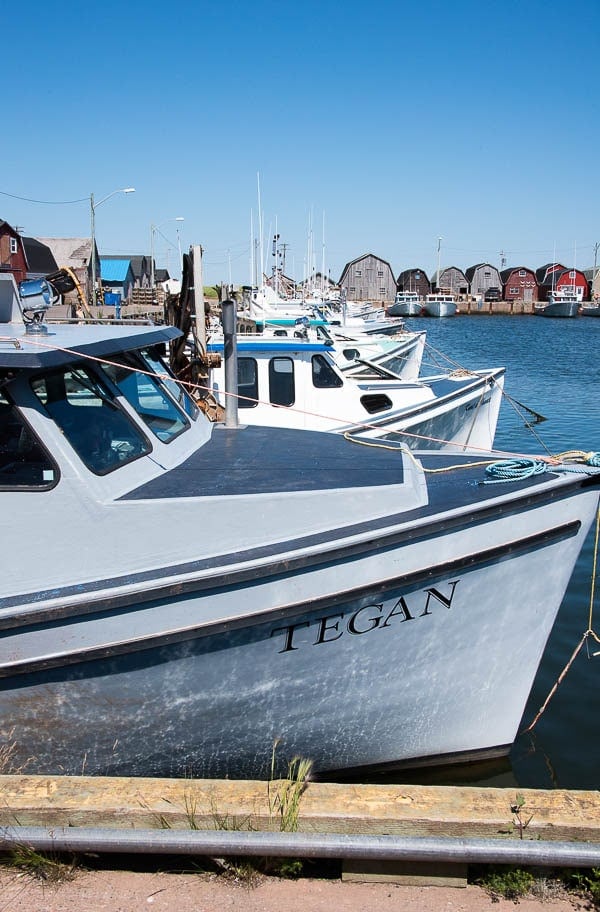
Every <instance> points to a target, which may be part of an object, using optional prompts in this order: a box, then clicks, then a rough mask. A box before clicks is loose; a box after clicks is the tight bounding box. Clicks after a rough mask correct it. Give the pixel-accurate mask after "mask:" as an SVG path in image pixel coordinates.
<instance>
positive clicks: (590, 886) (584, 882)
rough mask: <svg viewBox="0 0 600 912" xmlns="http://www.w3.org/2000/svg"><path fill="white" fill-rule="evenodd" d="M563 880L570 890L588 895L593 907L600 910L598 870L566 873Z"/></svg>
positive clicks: (599, 875)
mask: <svg viewBox="0 0 600 912" xmlns="http://www.w3.org/2000/svg"><path fill="white" fill-rule="evenodd" d="M564 879H565V881H566V884H567V887H568V888H569V889H570V890H573V891H574V892H576V893H584V894H587V895H589V897H590V899H591V901H592V902H593V904H594V906H596V908H600V868H588V869H587V870H580V871H568V872H566V873H565V875H564Z"/></svg>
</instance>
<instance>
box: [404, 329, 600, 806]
mask: <svg viewBox="0 0 600 912" xmlns="http://www.w3.org/2000/svg"><path fill="white" fill-rule="evenodd" d="M407 326H408V328H410V329H426V330H427V346H426V351H425V356H424V359H423V369H422V373H433V372H435V371H436V370H437V367H438V366H439V365H440V364H442V360H441V359H440V357H439V356H438V355H437V352H438V351H439V352H443V353H444V354H445V355H446V356H448V357H450V358H451V359H452V360H453V361H454V362H457V363H458V364H461V365H463V366H465V367H471V368H479V367H499V366H504V367H506V379H505V390H506V392H507V393H508V394H509V395H510V396H511V397H513V398H514V399H516V400H518V402H519V403H523V404H524V405H526V406H528V407H529V408H531V409H533V410H534V411H536V412H538V413H540V414H542V415H544V416H545V417H546V419H547V420H546V421H544V422H542V423H539V424H537V425H535V427H534V429H533V430H534V432H535V434H536V435H537V438H538V439H536V438H535V437H534V436H533V435H532V433H531V431H528V430H527V428H526V427H525V426H524V420H523V417H522V416H520V415H518V414H517V413H516V412H515V410H514V409H513V408H512V407H511V406H510V405H509V404H508V403H507V402H506V401H505V402H504V403H503V405H502V408H501V411H500V419H499V422H498V431H497V434H496V440H495V445H496V448H498V449H502V450H508V451H516V452H521V453H543V452H547V451H550V452H552V453H560V452H562V451H564V450H568V449H581V450H586V451H589V450H594V451H596V452H600V356H599V347H600V318H596V319H594V318H590V317H578V318H576V319H572V320H552V319H547V318H546V319H544V318H542V317H529V316H515V317H501V316H494V317H489V316H471V317H468V316H458V317H455V318H452V319H446V320H431V319H410V320H408V321H407ZM524 414H526V413H524V412H523V415H524ZM544 445H545V447H546V448H547V449H546V450H544ZM593 550H594V529H592V531H591V533H590V535H589V536H588V539H587V541H586V544H585V547H584V549H583V551H582V554H581V556H580V558H579V561H578V563H577V566H576V567H575V571H574V574H573V577H572V579H571V583H570V585H569V588H568V590H567V593H566V596H565V599H564V601H563V604H562V607H561V610H560V613H559V615H558V619H557V622H556V624H555V626H554V630H553V632H552V634H551V637H550V640H549V642H548V646H547V648H546V653H545V656H544V658H543V660H542V664H541V666H540V669H539V671H538V675H537V678H536V681H535V684H534V687H533V690H532V693H531V697H530V699H529V703H528V705H527V708H526V710H525V713H524V716H523V726H525V725H528V724H529V723H530V722H531V721H532V720H533V718H534V716H535V714H536V712H537V710H538V709H539V707H540V706H541V705H542V703H543V702H544V700H545V699H546V697H547V695H548V693H549V692H550V690H551V688H552V686H553V685H554V683H555V681H556V679H557V678H558V676H559V674H560V673H561V671H562V669H563V668H564V666H565V665H566V663H567V662H568V660H569V657H570V656H571V654H572V652H573V651H574V649H575V647H576V646H577V644H578V643H579V641H580V639H581V637H582V635H583V633H584V632H585V630H587V627H588V614H589V604H590V585H591V573H592V561H593ZM598 572H599V575H600V568H599V571H598ZM596 590H597V595H596V600H595V611H594V623H593V629H594V630H595V631H596V633H597V634H598V635H599V636H600V579H599V580H598V581H597V585H596ZM588 642H589V652H590V654H591V653H592V652H593V651H594V649H596V650H600V644H596V643H595V641H593V640H589V641H588ZM474 648H476V645H474ZM503 776H504V777H508V781H511V782H516V783H517V784H518V785H519V786H521V787H523V788H553V787H555V788H579V789H597V788H599V787H600V655H599V656H597V657H596V658H593V657H588V650H587V648H586V646H584V647H583V649H582V651H581V652H580V653H579V655H578V656H577V659H576V660H575V662H574V664H573V665H572V667H571V669H570V670H569V672H568V674H567V676H566V678H565V679H564V681H563V683H562V684H561V686H560V687H559V689H558V691H557V693H556V694H555V696H554V697H553V699H552V701H551V702H550V704H549V706H548V708H547V709H546V711H545V713H544V715H543V716H542V718H541V719H540V721H539V722H538V723H537V725H536V727H535V729H534V731H533V733H532V734H531V735H521V736H519V738H518V739H517V741H516V743H515V745H514V747H513V750H512V753H511V756H510V768H509V769H508V771H507V772H505V773H503ZM498 784H507V783H505V782H498Z"/></svg>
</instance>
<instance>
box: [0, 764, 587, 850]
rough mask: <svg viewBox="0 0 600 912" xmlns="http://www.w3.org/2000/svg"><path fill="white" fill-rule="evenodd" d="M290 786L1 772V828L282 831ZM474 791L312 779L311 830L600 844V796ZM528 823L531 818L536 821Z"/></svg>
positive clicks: (305, 821) (302, 809) (304, 810)
mask: <svg viewBox="0 0 600 912" xmlns="http://www.w3.org/2000/svg"><path fill="white" fill-rule="evenodd" d="M284 786H285V783H282V782H272V783H267V782H257V781H251V782H248V781H235V780H210V779H197V780H194V779H142V778H132V779H129V778H113V777H90V776H80V777H79V776H77V777H54V776H0V795H1V801H0V825H2V826H10V825H15V824H20V825H29V826H98V827H134V828H135V827H137V828H148V827H150V828H153V827H156V828H161V827H172V828H184V829H185V828H188V827H190V826H194V827H197V828H199V829H225V828H228V829H239V830H243V829H249V828H253V829H259V830H278V829H280V817H279V814H278V810H277V797H278V795H280V794H282V789H283V788H284ZM519 791H520V794H521V795H522V796H523V799H524V804H523V806H522V807H521V809H520V811H519V812H518V813H515V812H513V811H512V810H511V806H514V805H516V804H517V792H516V790H515V791H513V790H512V789H499V788H476V787H471V786H456V787H446V786H419V785H346V784H333V783H325V782H309V783H308V784H307V785H306V788H305V790H304V793H303V794H302V797H301V799H300V804H299V817H298V829H299V830H300V831H303V832H321V833H356V834H360V833H365V834H373V835H377V834H392V835H403V836H455V837H460V836H465V837H485V838H494V837H501V838H506V839H510V838H515V839H518V838H520V832H519V830H520V826H519V816H520V818H521V821H522V823H523V824H525V823H527V821H529V822H528V823H527V825H526V827H525V828H524V830H523V834H522V835H523V837H524V838H528V839H547V840H562V841H564V840H579V841H591V842H600V793H599V792H596V791H565V790H561V789H557V790H552V791H545V790H534V789H522V790H519ZM529 818H531V819H530V820H529Z"/></svg>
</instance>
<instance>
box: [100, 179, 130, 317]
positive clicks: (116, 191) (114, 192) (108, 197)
mask: <svg viewBox="0 0 600 912" xmlns="http://www.w3.org/2000/svg"><path fill="white" fill-rule="evenodd" d="M117 193H135V187H125V188H124V189H122V190H113V191H112V193H109V194H108V196H105V197H103V198H102V199H101V200H99V201H98V202H97V203H96V202H94V194H93V193H90V221H91V229H92V304H95V303H96V209H97V208H98V206H101V205H102V203H105V202H106V200H108V199H110V198H111V196H115V195H116V194H117Z"/></svg>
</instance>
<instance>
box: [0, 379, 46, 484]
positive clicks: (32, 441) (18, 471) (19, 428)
mask: <svg viewBox="0 0 600 912" xmlns="http://www.w3.org/2000/svg"><path fill="white" fill-rule="evenodd" d="M58 476H59V473H58V467H57V465H56V464H55V463H54V462H53V461H52V459H51V458H50V456H49V454H48V453H47V452H46V450H45V449H44V447H43V446H42V444H41V443H40V441H39V440H38V439H37V437H36V436H35V435H34V433H33V431H32V430H31V428H30V427H29V426H28V425H27V424H26V423H25V421H24V419H23V418H22V417H21V414H20V413H19V412H18V411H17V409H16V408H15V407H14V405H12V403H11V402H10V401H9V400H8V399H7V397H6V395H5V394H4V393H3V392H2V390H0V489H2V490H6V489H9V490H10V489H12V488H42V489H44V488H52V487H53V486H54V485H55V484H56V482H57V481H58Z"/></svg>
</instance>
